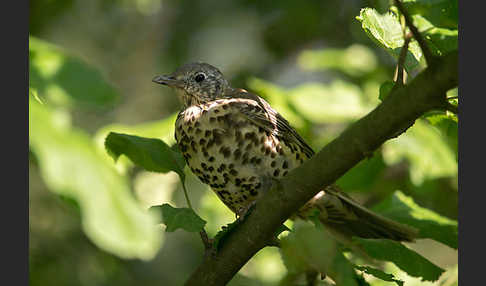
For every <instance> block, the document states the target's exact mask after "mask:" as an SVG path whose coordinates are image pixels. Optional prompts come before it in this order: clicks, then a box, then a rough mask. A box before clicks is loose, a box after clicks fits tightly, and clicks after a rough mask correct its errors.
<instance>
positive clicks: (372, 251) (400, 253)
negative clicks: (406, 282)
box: [353, 237, 444, 281]
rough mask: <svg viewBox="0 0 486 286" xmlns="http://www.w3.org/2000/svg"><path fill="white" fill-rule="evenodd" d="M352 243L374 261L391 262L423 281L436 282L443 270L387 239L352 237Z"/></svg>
mask: <svg viewBox="0 0 486 286" xmlns="http://www.w3.org/2000/svg"><path fill="white" fill-rule="evenodd" d="M353 241H354V242H356V243H357V244H358V245H359V246H361V247H362V248H363V249H364V250H365V251H366V253H367V254H368V255H369V256H370V257H372V258H375V259H378V260H384V261H391V262H393V263H394V264H395V265H396V266H398V267H399V268H400V269H402V270H403V271H405V272H407V274H408V275H410V276H413V277H422V280H423V281H436V280H437V279H439V277H440V275H441V274H442V273H443V272H444V270H443V269H442V268H440V267H438V266H437V265H435V264H433V263H432V262H430V261H429V260H427V259H426V258H425V257H423V256H421V255H420V254H418V253H417V252H415V251H413V250H411V249H409V248H407V247H406V246H404V245H403V244H401V243H399V242H397V241H393V240H389V239H365V238H358V237H353Z"/></svg>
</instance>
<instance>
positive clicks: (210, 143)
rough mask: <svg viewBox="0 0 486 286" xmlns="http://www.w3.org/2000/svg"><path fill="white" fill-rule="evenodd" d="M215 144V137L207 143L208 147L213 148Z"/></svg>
mask: <svg viewBox="0 0 486 286" xmlns="http://www.w3.org/2000/svg"><path fill="white" fill-rule="evenodd" d="M213 145H214V139H211V140H209V141H208V144H207V145H206V148H208V149H209V148H211V147H212V146H213Z"/></svg>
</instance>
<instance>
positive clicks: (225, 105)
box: [218, 84, 228, 110]
mask: <svg viewBox="0 0 486 286" xmlns="http://www.w3.org/2000/svg"><path fill="white" fill-rule="evenodd" d="M218 85H219V84H218ZM223 109H224V110H226V109H228V105H227V104H224V105H223Z"/></svg>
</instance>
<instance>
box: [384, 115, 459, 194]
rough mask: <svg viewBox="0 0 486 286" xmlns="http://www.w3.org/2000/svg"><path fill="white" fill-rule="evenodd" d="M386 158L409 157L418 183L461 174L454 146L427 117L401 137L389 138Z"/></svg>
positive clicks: (386, 145) (398, 158)
mask: <svg viewBox="0 0 486 286" xmlns="http://www.w3.org/2000/svg"><path fill="white" fill-rule="evenodd" d="M383 158H384V160H385V162H386V163H387V164H388V165H391V164H396V163H398V162H400V161H402V160H403V159H407V160H408V161H409V163H410V177H411V180H412V182H413V183H414V184H415V185H420V184H421V183H422V182H423V181H424V180H425V179H433V178H440V177H450V176H457V161H456V155H455V154H454V152H453V150H452V149H451V148H450V147H449V146H448V144H447V141H446V140H445V138H444V137H443V136H442V134H441V133H440V131H439V130H438V129H437V128H436V127H434V126H432V125H430V124H428V123H427V122H425V121H423V120H417V121H416V122H415V124H414V125H413V126H412V127H410V128H409V129H408V130H407V131H406V132H405V133H404V134H402V135H400V136H399V137H398V138H395V139H393V140H389V141H387V142H385V144H383Z"/></svg>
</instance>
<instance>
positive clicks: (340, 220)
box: [301, 187, 418, 242]
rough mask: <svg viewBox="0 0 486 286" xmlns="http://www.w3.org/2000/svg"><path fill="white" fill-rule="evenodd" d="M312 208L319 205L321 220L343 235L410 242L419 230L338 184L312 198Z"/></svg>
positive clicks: (342, 236) (334, 231)
mask: <svg viewBox="0 0 486 286" xmlns="http://www.w3.org/2000/svg"><path fill="white" fill-rule="evenodd" d="M309 207H317V208H318V209H319V210H320V211H321V213H320V216H319V219H320V221H321V222H322V223H323V224H324V225H325V226H328V227H329V228H330V230H331V231H332V232H333V233H335V234H337V235H339V236H341V238H345V237H346V238H348V239H350V238H351V237H352V236H357V237H362V238H387V239H392V240H396V241H410V242H411V241H414V239H415V238H416V237H417V235H418V231H417V229H415V228H413V227H410V226H407V225H404V224H401V223H398V222H396V221H393V220H391V219H388V218H386V217H384V216H382V215H379V214H377V213H374V212H372V211H371V210H369V209H367V208H365V207H363V206H361V205H360V204H358V203H357V202H355V201H354V200H353V199H351V198H350V197H348V196H346V195H345V194H344V193H342V192H340V191H338V190H337V189H335V187H334V188H332V189H329V188H328V189H326V191H325V192H320V193H319V194H318V195H316V196H315V197H314V198H313V199H312V200H311V201H309V204H308V205H307V210H308V209H309ZM301 217H302V216H301Z"/></svg>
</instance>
